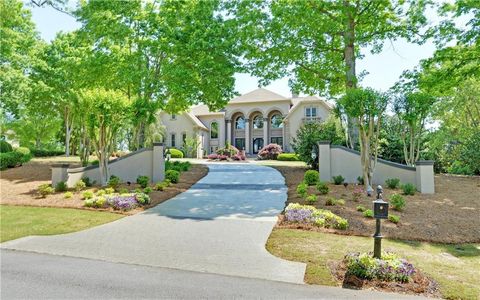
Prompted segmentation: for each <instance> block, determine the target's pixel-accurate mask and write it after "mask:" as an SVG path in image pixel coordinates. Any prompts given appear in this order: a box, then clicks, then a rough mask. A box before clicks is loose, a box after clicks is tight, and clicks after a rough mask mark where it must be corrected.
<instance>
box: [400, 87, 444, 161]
mask: <svg viewBox="0 0 480 300" xmlns="http://www.w3.org/2000/svg"><path fill="white" fill-rule="evenodd" d="M435 102H436V98H435V97H432V96H431V95H429V94H425V93H420V92H417V93H411V94H407V95H401V96H399V97H397V98H396V99H395V102H394V110H395V113H396V114H397V116H398V117H399V119H400V120H401V123H400V131H401V139H402V144H403V154H404V158H405V162H406V163H407V165H409V166H414V165H415V162H416V161H417V160H418V159H419V158H420V150H421V142H422V138H423V135H424V133H425V122H426V120H427V118H428V117H429V116H430V114H431V112H432V107H433V105H434V103H435Z"/></svg>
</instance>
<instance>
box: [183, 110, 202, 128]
mask: <svg viewBox="0 0 480 300" xmlns="http://www.w3.org/2000/svg"><path fill="white" fill-rule="evenodd" d="M185 115H187V117H189V118H190V119H191V120H192V122H193V124H195V125H197V126H198V127H199V128H200V129H203V130H208V128H207V127H205V125H203V123H202V122H201V121H200V120H199V119H198V118H197V117H196V116H195V115H194V114H193V113H192V112H185Z"/></svg>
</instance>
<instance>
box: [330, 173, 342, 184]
mask: <svg viewBox="0 0 480 300" xmlns="http://www.w3.org/2000/svg"><path fill="white" fill-rule="evenodd" d="M332 179H333V183H334V184H335V185H340V184H343V182H344V181H345V178H344V177H343V176H342V175H337V176H333V177H332Z"/></svg>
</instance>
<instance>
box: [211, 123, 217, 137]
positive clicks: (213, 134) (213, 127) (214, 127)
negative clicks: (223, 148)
mask: <svg viewBox="0 0 480 300" xmlns="http://www.w3.org/2000/svg"><path fill="white" fill-rule="evenodd" d="M210 138H211V139H218V123H217V122H212V123H211V124H210Z"/></svg>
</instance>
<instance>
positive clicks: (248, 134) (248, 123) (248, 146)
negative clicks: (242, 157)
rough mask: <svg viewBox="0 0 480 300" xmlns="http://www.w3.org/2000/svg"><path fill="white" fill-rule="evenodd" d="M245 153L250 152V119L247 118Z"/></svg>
mask: <svg viewBox="0 0 480 300" xmlns="http://www.w3.org/2000/svg"><path fill="white" fill-rule="evenodd" d="M245 153H246V154H250V120H249V119H245Z"/></svg>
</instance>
